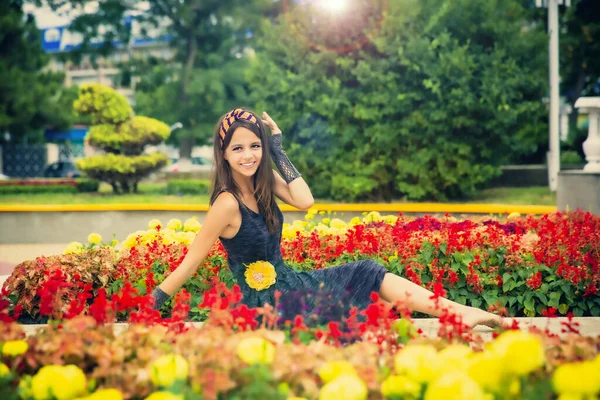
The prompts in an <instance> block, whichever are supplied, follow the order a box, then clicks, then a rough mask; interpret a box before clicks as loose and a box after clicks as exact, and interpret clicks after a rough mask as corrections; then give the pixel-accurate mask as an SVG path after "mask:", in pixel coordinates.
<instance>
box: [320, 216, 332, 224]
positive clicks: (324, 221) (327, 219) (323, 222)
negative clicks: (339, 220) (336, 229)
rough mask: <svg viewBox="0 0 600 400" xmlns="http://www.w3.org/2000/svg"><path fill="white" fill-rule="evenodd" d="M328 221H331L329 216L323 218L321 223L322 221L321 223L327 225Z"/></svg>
mask: <svg viewBox="0 0 600 400" xmlns="http://www.w3.org/2000/svg"><path fill="white" fill-rule="evenodd" d="M330 222H331V219H330V218H323V219H322V220H321V223H322V224H323V225H329V223H330Z"/></svg>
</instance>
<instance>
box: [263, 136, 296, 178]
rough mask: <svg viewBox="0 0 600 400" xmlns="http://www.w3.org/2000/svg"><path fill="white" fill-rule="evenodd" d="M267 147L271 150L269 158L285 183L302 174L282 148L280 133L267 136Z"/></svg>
mask: <svg viewBox="0 0 600 400" xmlns="http://www.w3.org/2000/svg"><path fill="white" fill-rule="evenodd" d="M269 148H270V150H271V158H272V159H273V162H274V163H275V165H276V166H277V169H279V172H280V173H281V176H282V177H283V179H284V180H285V182H286V183H290V182H291V181H293V180H294V179H296V178H299V177H301V176H302V175H300V172H298V170H297V169H296V167H294V164H292V162H291V161H290V159H289V158H288V156H287V154H286V153H285V150H283V141H282V138H281V134H276V135H271V136H269Z"/></svg>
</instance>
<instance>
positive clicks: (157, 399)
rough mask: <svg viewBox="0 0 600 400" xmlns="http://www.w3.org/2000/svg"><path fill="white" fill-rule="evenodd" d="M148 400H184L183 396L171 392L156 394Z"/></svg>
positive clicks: (147, 398)
mask: <svg viewBox="0 0 600 400" xmlns="http://www.w3.org/2000/svg"><path fill="white" fill-rule="evenodd" d="M146 400H183V395H181V394H175V393H171V392H154V393H152V394H151V395H150V396H148V397H146Z"/></svg>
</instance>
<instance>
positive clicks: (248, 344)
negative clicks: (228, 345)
mask: <svg viewBox="0 0 600 400" xmlns="http://www.w3.org/2000/svg"><path fill="white" fill-rule="evenodd" d="M237 354H238V357H240V359H241V360H242V361H243V362H245V363H246V364H272V363H273V360H274V359H275V346H273V344H272V343H271V342H269V341H268V340H265V339H263V338H260V337H251V338H246V339H242V340H241V341H240V342H239V343H238V345H237Z"/></svg>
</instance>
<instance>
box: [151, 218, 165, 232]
mask: <svg viewBox="0 0 600 400" xmlns="http://www.w3.org/2000/svg"><path fill="white" fill-rule="evenodd" d="M159 225H160V226H162V223H161V222H160V220H159V219H156V218H155V219H153V220H150V222H148V229H152V230H156V227H157V226H159Z"/></svg>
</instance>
